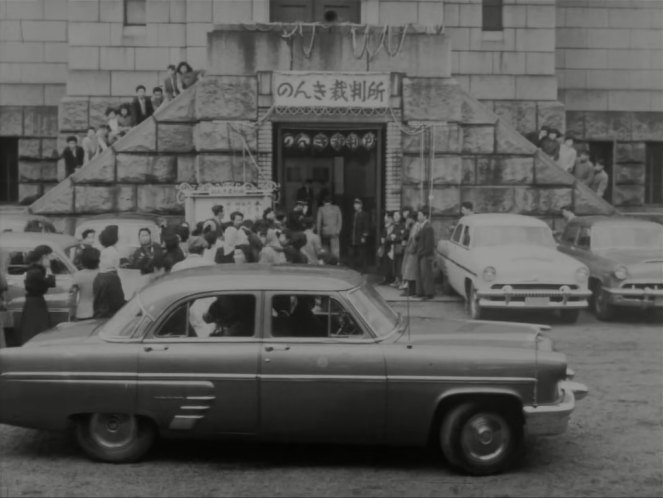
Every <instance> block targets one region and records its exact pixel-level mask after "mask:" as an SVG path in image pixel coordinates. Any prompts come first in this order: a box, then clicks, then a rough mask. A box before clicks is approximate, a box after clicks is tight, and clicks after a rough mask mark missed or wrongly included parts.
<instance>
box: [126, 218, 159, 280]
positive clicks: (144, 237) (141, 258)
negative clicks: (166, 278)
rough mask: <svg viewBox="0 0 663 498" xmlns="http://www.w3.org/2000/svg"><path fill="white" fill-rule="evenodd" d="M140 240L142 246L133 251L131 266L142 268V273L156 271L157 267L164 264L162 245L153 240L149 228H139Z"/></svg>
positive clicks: (137, 268)
mask: <svg viewBox="0 0 663 498" xmlns="http://www.w3.org/2000/svg"><path fill="white" fill-rule="evenodd" d="M138 240H139V241H140V247H139V248H138V249H136V251H135V252H134V253H133V255H132V257H131V261H130V262H129V268H133V269H136V270H140V274H141V275H147V274H148V273H154V270H155V269H156V268H161V266H162V265H163V263H162V259H163V256H162V254H161V246H160V245H159V244H157V243H156V242H152V233H151V232H150V229H149V228H141V229H140V230H138Z"/></svg>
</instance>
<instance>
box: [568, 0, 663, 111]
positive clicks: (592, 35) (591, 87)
mask: <svg viewBox="0 0 663 498" xmlns="http://www.w3.org/2000/svg"><path fill="white" fill-rule="evenodd" d="M556 65H557V72H558V75H559V87H560V100H562V101H563V102H564V103H565V104H566V106H567V108H568V110H569V111H615V112H622V111H624V112H651V111H656V112H663V2H658V1H650V0H610V1H605V0H580V1H578V0H558V2H557V64H556Z"/></svg>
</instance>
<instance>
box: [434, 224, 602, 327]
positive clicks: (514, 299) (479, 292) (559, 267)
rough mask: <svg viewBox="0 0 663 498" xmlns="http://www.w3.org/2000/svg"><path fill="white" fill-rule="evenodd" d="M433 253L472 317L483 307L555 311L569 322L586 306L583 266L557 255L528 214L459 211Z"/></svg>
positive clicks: (542, 226) (551, 239) (543, 226)
mask: <svg viewBox="0 0 663 498" xmlns="http://www.w3.org/2000/svg"><path fill="white" fill-rule="evenodd" d="M435 257H436V261H437V265H438V267H439V268H442V269H443V273H444V280H445V282H446V285H447V288H449V287H450V288H451V289H453V290H454V291H456V292H457V293H458V294H460V295H461V296H463V297H464V298H465V299H466V301H467V307H468V310H469V313H470V316H471V317H472V318H475V319H479V318H482V317H484V314H485V311H486V310H488V309H493V310H558V311H559V313H560V317H561V319H562V320H563V321H565V322H567V323H573V322H575V321H576V320H577V319H578V315H579V313H580V310H581V309H583V308H587V307H588V305H589V303H588V301H587V298H588V297H589V296H590V295H591V293H590V291H589V288H588V287H587V280H588V276H589V271H588V269H587V267H586V266H585V265H584V264H582V263H580V262H578V261H577V260H575V259H573V258H571V257H569V256H566V255H564V254H560V253H559V252H558V251H557V248H556V245H555V240H554V237H553V234H552V231H551V230H550V228H549V227H548V225H547V224H546V223H544V222H543V221H541V220H539V219H537V218H533V217H531V216H522V215H517V214H472V215H469V216H464V217H463V218H461V219H460V221H459V222H458V224H457V225H456V227H455V229H454V231H453V233H452V235H451V239H450V240H441V241H439V242H438V245H437V250H436V255H435Z"/></svg>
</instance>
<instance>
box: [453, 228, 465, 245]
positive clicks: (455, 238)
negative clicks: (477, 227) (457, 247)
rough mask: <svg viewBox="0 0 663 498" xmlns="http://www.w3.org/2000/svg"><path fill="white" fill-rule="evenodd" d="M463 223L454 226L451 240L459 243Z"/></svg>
mask: <svg viewBox="0 0 663 498" xmlns="http://www.w3.org/2000/svg"><path fill="white" fill-rule="evenodd" d="M463 228H464V227H463V225H462V224H459V225H457V226H456V229H455V230H454V233H453V235H452V236H451V240H452V241H453V242H456V243H457V244H460V234H461V233H463Z"/></svg>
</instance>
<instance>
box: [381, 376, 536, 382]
mask: <svg viewBox="0 0 663 498" xmlns="http://www.w3.org/2000/svg"><path fill="white" fill-rule="evenodd" d="M387 381H388V382H411V381H417V382H469V383H475V384H476V383H484V382H485V383H491V382H493V383H496V382H499V383H503V382H508V383H511V384H526V383H532V382H536V378H534V377H470V376H453V375H449V376H437V375H412V376H408V375H394V376H388V377H387Z"/></svg>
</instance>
